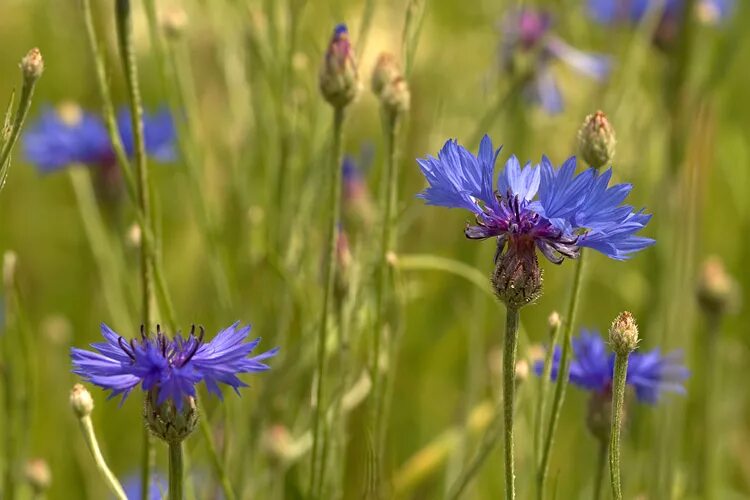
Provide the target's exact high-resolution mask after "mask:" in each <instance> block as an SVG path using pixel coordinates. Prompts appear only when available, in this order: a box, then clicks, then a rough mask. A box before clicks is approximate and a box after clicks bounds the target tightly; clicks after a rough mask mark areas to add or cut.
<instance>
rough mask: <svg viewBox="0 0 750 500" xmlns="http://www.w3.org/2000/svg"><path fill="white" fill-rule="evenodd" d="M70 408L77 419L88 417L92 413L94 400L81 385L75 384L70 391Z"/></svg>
mask: <svg viewBox="0 0 750 500" xmlns="http://www.w3.org/2000/svg"><path fill="white" fill-rule="evenodd" d="M70 406H71V408H73V412H74V413H75V414H76V416H77V417H78V418H83V417H88V416H89V415H91V412H92V411H94V398H92V397H91V393H90V392H89V391H88V389H86V388H85V387H84V386H83V385H81V384H76V385H74V386H73V389H72V390H71V391H70Z"/></svg>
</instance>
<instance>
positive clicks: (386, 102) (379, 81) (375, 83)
mask: <svg viewBox="0 0 750 500" xmlns="http://www.w3.org/2000/svg"><path fill="white" fill-rule="evenodd" d="M371 85H372V91H373V93H374V94H375V95H376V96H377V98H378V99H380V102H381V104H382V105H383V107H384V108H385V109H386V110H388V111H390V112H391V113H402V112H404V111H406V110H408V109H409V102H410V100H411V96H410V94H409V84H408V83H407V82H406V79H404V76H403V74H402V73H401V68H399V66H398V63H397V62H396V58H395V57H394V56H393V54H389V53H387V52H383V53H382V54H380V56H379V57H378V61H377V63H375V69H374V71H373V72H372V82H371Z"/></svg>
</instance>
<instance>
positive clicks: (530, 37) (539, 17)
mask: <svg viewBox="0 0 750 500" xmlns="http://www.w3.org/2000/svg"><path fill="white" fill-rule="evenodd" d="M551 28H552V18H551V16H550V15H549V14H548V13H546V12H543V11H539V10H534V9H530V8H524V9H520V10H517V11H514V12H511V13H510V14H508V15H507V16H506V17H505V19H504V20H503V36H504V37H503V40H502V43H501V48H500V58H501V64H502V67H503V68H505V69H506V70H507V71H513V66H514V63H513V60H514V57H515V55H516V54H517V53H530V54H532V55H533V56H534V70H533V75H532V78H531V80H530V81H529V82H528V84H527V85H526V87H525V92H526V95H527V96H528V97H529V98H530V99H531V100H533V101H534V102H538V103H539V104H540V105H541V106H542V107H543V108H544V109H545V110H546V111H547V112H548V113H550V114H554V113H559V112H561V111H562V108H563V103H562V96H561V94H560V90H559V89H558V87H557V82H556V80H555V77H554V75H553V74H552V64H551V63H552V61H554V60H559V61H562V62H563V63H565V64H566V65H568V66H569V67H571V68H573V69H574V70H576V71H577V72H579V73H581V74H583V75H585V76H588V77H590V78H593V79H595V80H598V81H602V80H604V79H606V78H607V76H608V75H609V72H610V66H611V64H610V60H609V58H608V57H606V56H601V55H596V54H590V53H587V52H583V51H581V50H578V49H576V48H574V47H572V46H570V45H569V44H567V43H566V42H565V41H563V40H562V39H560V38H559V37H557V36H555V35H553V34H552V33H551Z"/></svg>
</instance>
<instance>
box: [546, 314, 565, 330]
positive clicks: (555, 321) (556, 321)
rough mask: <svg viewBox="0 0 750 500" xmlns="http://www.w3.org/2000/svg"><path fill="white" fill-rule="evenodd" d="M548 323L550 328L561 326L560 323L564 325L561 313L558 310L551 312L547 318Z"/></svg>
mask: <svg viewBox="0 0 750 500" xmlns="http://www.w3.org/2000/svg"><path fill="white" fill-rule="evenodd" d="M547 324H548V325H549V327H550V328H560V325H562V320H561V319H560V313H558V312H557V311H552V314H550V315H549V317H548V318H547Z"/></svg>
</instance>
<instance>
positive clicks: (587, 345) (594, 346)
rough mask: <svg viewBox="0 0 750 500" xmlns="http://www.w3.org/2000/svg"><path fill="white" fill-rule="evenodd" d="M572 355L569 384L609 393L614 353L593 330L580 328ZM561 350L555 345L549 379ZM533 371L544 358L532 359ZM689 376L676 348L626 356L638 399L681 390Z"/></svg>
mask: <svg viewBox="0 0 750 500" xmlns="http://www.w3.org/2000/svg"><path fill="white" fill-rule="evenodd" d="M572 347H573V358H572V360H571V363H570V376H569V380H570V382H571V383H572V384H573V385H577V386H578V387H580V388H582V389H585V390H588V391H592V392H596V393H599V394H603V395H611V391H612V376H613V373H614V366H615V355H614V353H612V352H610V351H609V349H608V348H607V345H606V344H605V342H604V339H603V338H602V337H601V335H599V333H598V332H596V331H589V330H581V334H580V335H579V336H578V337H575V338H573V340H572ZM561 355H562V351H561V349H560V346H558V345H556V346H555V351H554V355H553V362H552V373H551V378H552V380H557V373H558V370H559V366H560V357H561ZM534 371H535V373H536V374H537V375H541V374H542V372H543V371H544V361H541V360H537V361H536V362H535V363H534ZM689 376H690V372H689V371H688V369H687V368H686V367H685V366H684V365H683V364H682V354H681V353H680V352H678V351H675V352H671V353H669V354H666V355H662V354H661V352H660V350H659V349H654V350H652V351H648V352H645V353H639V352H633V353H631V354H630V357H629V358H628V373H627V378H626V383H627V385H629V386H631V387H633V389H634V390H635V395H636V398H637V399H638V401H640V402H642V403H648V404H655V403H657V402H658V401H659V397H660V396H661V393H662V392H676V393H679V394H684V393H685V387H684V386H683V385H682V384H683V382H684V381H685V380H686V379H687V378H688V377H689Z"/></svg>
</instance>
